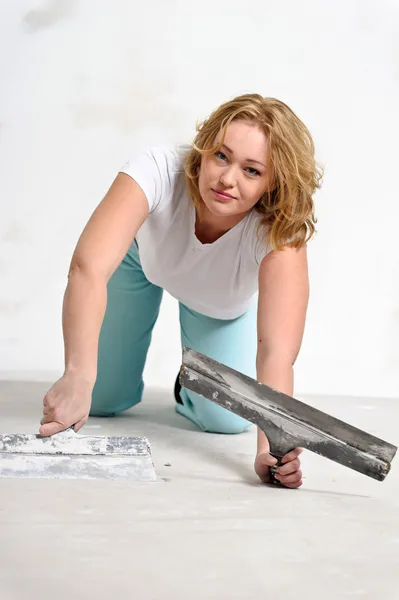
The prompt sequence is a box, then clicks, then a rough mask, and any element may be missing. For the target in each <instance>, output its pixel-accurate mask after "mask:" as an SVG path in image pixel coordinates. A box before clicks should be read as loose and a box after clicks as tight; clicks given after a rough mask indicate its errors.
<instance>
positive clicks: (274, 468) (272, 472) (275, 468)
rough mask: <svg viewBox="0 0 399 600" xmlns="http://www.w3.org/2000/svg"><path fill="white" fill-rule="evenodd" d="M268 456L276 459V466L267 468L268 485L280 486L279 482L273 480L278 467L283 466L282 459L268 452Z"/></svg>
mask: <svg viewBox="0 0 399 600" xmlns="http://www.w3.org/2000/svg"><path fill="white" fill-rule="evenodd" d="M270 456H273V457H274V458H277V464H276V465H275V466H274V467H269V473H270V483H273V484H274V485H282V483H281V481H279V480H278V479H276V478H275V474H276V473H277V469H278V467H282V466H283V462H282V460H283V457H282V456H277V455H276V454H272V453H271V452H270Z"/></svg>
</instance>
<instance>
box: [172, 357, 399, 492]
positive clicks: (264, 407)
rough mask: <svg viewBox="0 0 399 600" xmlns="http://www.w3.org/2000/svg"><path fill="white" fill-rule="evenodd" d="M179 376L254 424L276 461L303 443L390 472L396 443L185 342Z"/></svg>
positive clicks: (372, 472) (357, 466) (359, 466)
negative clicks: (268, 383) (265, 382)
mask: <svg viewBox="0 0 399 600" xmlns="http://www.w3.org/2000/svg"><path fill="white" fill-rule="evenodd" d="M179 380H180V384H181V385H182V386H183V387H186V388H187V389H189V390H192V391H193V392H196V393H197V394H200V395H201V396H203V397H204V398H207V399H208V400H211V401H212V402H215V403H216V404H219V405H220V406H223V407H224V408H227V409H228V410H230V411H232V412H234V413H235V414H237V415H240V416H241V417H243V418H244V419H247V420H248V421H251V422H252V423H254V424H256V425H258V427H260V429H261V430H262V431H264V433H265V434H266V436H267V438H268V440H269V443H270V451H271V454H272V455H273V456H275V457H276V458H277V459H278V460H279V461H280V460H281V458H282V457H283V456H284V455H285V454H287V452H289V451H290V450H293V449H294V448H307V449H308V450H311V451H312V452H315V453H316V454H319V455H321V456H324V457H325V458H329V459H330V460H333V461H335V462H337V463H340V464H341V465H345V466H346V467H349V468H351V469H354V470H355V471H358V472H359V473H363V474H364V475H367V476H368V477H372V478H373V479H377V480H378V481H383V480H384V479H385V477H386V476H387V474H388V473H389V470H390V467H391V462H392V460H393V458H394V456H395V454H396V451H397V447H396V446H393V445H392V444H389V443H388V442H384V441H383V440H381V439H379V438H377V437H374V436H373V435H370V434H369V433H366V432H365V431H362V430H361V429H357V428H356V427H353V426H352V425H349V424H347V423H345V422H344V421H340V420H339V419H336V418H335V417H332V416H330V415H328V414H326V413H324V412H322V411H320V410H317V409H315V408H313V407H311V406H308V405H307V404H304V403H303V402H300V401H299V400H296V399H295V398H292V397H291V396H287V395H286V394H283V393H281V392H278V391H276V390H274V389H273V388H271V387H268V386H267V385H264V384H262V383H260V382H258V381H256V380H255V379H252V378H250V377H248V376H246V375H244V374H242V373H240V372H238V371H235V370H234V369H231V368H229V367H227V366H226V365H223V364H221V363H218V362H216V361H215V360H212V359H211V358H209V357H207V356H204V355H203V354H200V353H199V352H196V351H195V350H192V349H190V348H187V347H185V348H183V360H182V367H181V370H180V377H179Z"/></svg>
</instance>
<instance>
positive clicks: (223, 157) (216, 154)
mask: <svg viewBox="0 0 399 600" xmlns="http://www.w3.org/2000/svg"><path fill="white" fill-rule="evenodd" d="M215 156H217V158H220V160H227V156H226V155H225V154H223V152H220V151H219V152H215Z"/></svg>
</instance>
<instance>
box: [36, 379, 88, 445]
mask: <svg viewBox="0 0 399 600" xmlns="http://www.w3.org/2000/svg"><path fill="white" fill-rule="evenodd" d="M92 391H93V383H92V382H90V381H89V380H88V379H87V378H84V377H82V376H81V375H77V374H64V375H63V376H62V377H61V378H60V379H59V380H58V381H56V382H55V384H54V385H53V386H52V387H51V388H50V389H49V391H48V392H47V393H46V395H45V397H44V400H43V418H42V420H41V421H40V424H41V427H40V430H39V432H40V435H43V436H51V435H54V434H55V433H59V432H60V431H64V430H65V429H68V428H69V427H72V426H74V429H75V431H79V429H80V428H81V427H83V425H84V424H85V423H86V421H87V418H88V416H89V412H90V406H91V394H92Z"/></svg>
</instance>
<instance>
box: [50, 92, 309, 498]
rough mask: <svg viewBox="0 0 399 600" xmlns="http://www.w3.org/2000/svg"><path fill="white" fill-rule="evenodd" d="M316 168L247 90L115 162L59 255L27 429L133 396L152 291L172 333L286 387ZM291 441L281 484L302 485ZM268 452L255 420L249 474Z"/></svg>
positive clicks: (220, 422)
mask: <svg viewBox="0 0 399 600" xmlns="http://www.w3.org/2000/svg"><path fill="white" fill-rule="evenodd" d="M320 176H321V174H320V172H319V170H318V167H317V165H316V163H315V160H314V146H313V141H312V138H311V136H310V133H309V132H308V130H307V128H306V127H305V125H304V124H303V123H302V122H301V121H300V120H299V118H298V117H297V116H296V115H295V114H294V113H293V112H292V111H291V109H290V108H289V107H288V106H286V105H285V104H284V103H282V102H280V101H278V100H275V99H273V98H263V97H262V96H260V95H257V94H249V95H243V96H239V97H237V98H235V99H234V100H232V101H229V102H226V103H225V104H223V105H222V106H220V107H219V108H218V109H217V110H215V111H214V112H213V113H212V114H211V115H210V117H209V118H208V119H207V120H206V121H205V122H204V123H203V124H202V125H201V126H200V127H199V128H198V133H197V136H196V138H195V141H194V143H193V145H192V146H191V147H190V148H188V149H177V150H176V149H173V148H172V149H171V148H161V147H156V148H152V149H150V150H149V151H148V152H146V153H144V154H142V155H140V156H138V157H136V158H135V159H133V160H131V161H129V162H128V163H127V164H126V165H125V166H124V167H123V168H122V169H121V172H120V173H118V175H117V176H116V178H115V181H114V182H113V184H112V185H111V187H110V189H109V191H108V193H107V194H106V196H105V198H104V199H103V201H102V202H101V203H100V205H99V206H98V207H97V209H96V210H95V212H94V213H93V215H92V217H91V219H90V220H89V222H88V224H87V226H86V227H85V229H84V231H83V233H82V235H81V237H80V239H79V242H78V244H77V247H76V249H75V252H74V255H73V258H72V262H71V266H70V271H69V277H68V285H67V289H66V292H65V297H64V307H63V331H64V342H65V372H64V375H63V376H62V377H61V379H59V380H58V381H57V382H56V383H55V384H54V385H53V387H52V388H51V389H50V390H49V392H48V393H47V394H46V396H45V398H44V411H43V413H44V415H43V418H42V420H41V428H40V433H41V434H42V435H44V436H47V435H53V434H54V433H57V432H59V431H62V430H64V429H66V428H68V427H70V426H72V425H74V427H75V430H76V431H78V430H79V429H80V428H81V427H82V426H83V425H84V423H85V422H86V420H87V418H88V416H89V414H91V415H96V416H101V415H103V416H111V415H114V414H116V413H118V412H120V411H123V410H126V409H128V408H131V407H132V406H134V405H135V404H138V403H139V402H140V400H141V397H142V393H143V379H142V374H143V370H144V364H145V360H146V355H147V351H148V348H149V345H150V340H151V333H152V329H153V326H154V324H155V321H156V319H157V316H158V312H159V307H160V302H161V297H162V292H163V290H164V289H165V290H167V291H168V292H169V293H170V294H171V295H172V296H174V297H175V298H177V299H178V301H179V309H180V325H181V338H182V344H184V345H187V346H189V347H191V348H194V349H195V350H197V351H199V352H202V353H203V354H206V355H208V356H210V357H211V358H214V359H215V360H217V361H219V362H222V363H224V364H227V365H228V366H230V367H232V368H235V369H237V370H239V371H241V372H244V373H246V374H248V375H250V376H252V377H256V378H257V379H258V380H259V381H261V382H263V383H266V384H268V385H270V386H272V387H274V388H276V389H279V390H281V391H283V392H285V393H287V394H290V395H292V394H293V364H294V362H295V360H296V358H297V355H298V352H299V349H300V346H301V342H302V336H303V331H304V326H305V318H306V311H307V303H308V293H309V289H308V288H309V285H308V269H307V258H306V242H307V241H308V239H310V237H311V236H312V234H313V233H314V230H315V227H314V224H315V218H314V206H313V200H312V195H313V193H314V192H315V190H316V188H318V187H319V182H320ZM256 292H258V294H256ZM179 366H180V365H176V370H178V368H179ZM175 397H176V409H177V411H178V412H179V413H180V414H181V415H183V416H184V417H186V418H188V419H190V420H191V421H193V422H194V423H195V424H196V425H197V426H198V427H200V428H201V429H202V430H204V431H211V432H219V433H239V432H242V431H244V430H246V429H247V428H248V427H249V426H250V423H248V422H247V421H245V420H244V419H242V418H241V417H238V416H236V415H234V414H233V413H231V412H229V411H227V410H225V409H223V408H221V407H220V406H218V405H216V404H214V403H213V402H210V401H208V400H206V399H204V398H202V397H200V396H198V395H196V394H194V393H192V392H190V391H188V390H186V389H180V388H179V386H178V384H177V383H176V386H175ZM300 452H301V450H300V449H295V450H294V451H292V452H290V453H289V454H287V455H286V456H285V457H284V459H283V463H284V465H283V466H280V467H279V468H278V474H277V478H278V479H279V480H280V482H281V483H282V484H283V485H284V486H286V487H291V488H296V487H299V486H300V485H301V484H302V474H301V470H300V462H299V454H300ZM275 463H276V461H275V459H274V458H273V457H272V456H271V455H270V454H269V444H268V440H267V438H266V436H265V435H264V433H263V432H261V431H259V432H258V443H257V453H256V458H255V471H256V473H257V474H258V476H259V477H260V479H261V480H262V481H264V482H267V481H268V480H269V468H270V466H272V465H275Z"/></svg>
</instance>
